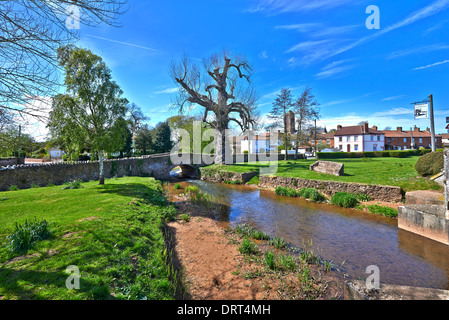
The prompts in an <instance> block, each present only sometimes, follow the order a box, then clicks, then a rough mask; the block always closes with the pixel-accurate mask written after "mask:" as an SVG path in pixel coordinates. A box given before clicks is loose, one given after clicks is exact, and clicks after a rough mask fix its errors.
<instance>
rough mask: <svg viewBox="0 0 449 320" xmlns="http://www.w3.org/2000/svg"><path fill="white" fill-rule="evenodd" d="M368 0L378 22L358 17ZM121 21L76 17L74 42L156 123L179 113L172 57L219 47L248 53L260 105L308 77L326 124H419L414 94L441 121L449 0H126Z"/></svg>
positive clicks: (448, 56) (448, 67)
mask: <svg viewBox="0 0 449 320" xmlns="http://www.w3.org/2000/svg"><path fill="white" fill-rule="evenodd" d="M369 5H376V6H378V7H379V10H380V29H378V30H375V29H374V30H369V29H368V28H367V27H366V25H365V21H366V19H367V18H368V17H369V14H367V13H366V8H367V7H368V6H369ZM81 19H82V17H81ZM119 22H120V23H121V24H122V27H121V28H114V27H109V26H100V27H96V28H87V27H84V26H81V29H80V35H81V40H80V42H79V43H78V45H79V46H83V47H87V48H90V49H91V50H92V51H94V52H95V53H96V54H99V55H101V56H102V57H103V59H104V60H105V61H106V63H107V64H108V66H109V67H110V68H111V70H112V73H113V77H114V79H115V80H116V81H117V82H118V84H119V85H120V86H121V87H122V89H123V90H124V92H125V96H126V97H127V98H128V99H129V100H130V101H132V102H134V103H136V104H137V105H139V106H140V107H141V108H142V110H143V111H144V112H145V113H146V114H147V115H148V116H149V117H151V124H153V125H154V124H155V123H157V122H159V121H163V120H165V119H166V118H167V117H169V116H171V115H174V114H176V112H174V111H170V110H169V105H170V103H171V101H172V100H171V99H172V97H173V96H174V95H175V94H176V85H175V84H174V83H173V81H172V80H171V78H170V77H169V74H168V67H169V64H170V62H171V61H172V60H173V59H179V58H180V57H181V56H182V55H183V54H184V53H186V54H187V55H188V56H190V57H192V58H195V59H201V58H204V57H207V56H209V55H210V54H212V53H214V52H216V51H219V50H221V49H224V48H226V49H229V50H231V51H233V52H238V53H243V54H244V55H245V56H246V57H247V59H248V60H249V61H250V62H251V63H252V65H253V67H254V71H255V73H254V77H253V83H254V85H255V87H256V89H257V91H258V93H259V95H260V99H259V111H260V113H261V115H265V114H267V113H268V112H269V111H270V109H271V103H272V102H273V100H274V99H275V96H276V94H277V93H278V92H279V91H280V89H281V88H284V87H289V88H291V89H292V90H293V93H294V94H295V95H299V94H300V93H301V91H302V89H304V87H305V86H306V85H310V87H311V88H312V92H313V93H314V94H315V96H316V98H317V100H318V102H319V103H320V104H321V110H320V111H321V119H320V121H319V124H320V125H323V126H326V127H327V128H328V129H331V128H335V127H336V126H337V124H342V125H356V124H358V123H359V122H360V121H364V120H368V121H369V122H370V125H377V126H379V127H380V128H381V129H383V128H385V127H386V126H391V127H393V128H396V127H397V126H402V127H404V128H409V127H411V126H414V125H417V126H419V127H421V128H423V129H425V128H426V127H429V121H428V120H414V119H413V106H412V104H411V103H412V102H416V101H421V100H423V99H426V98H427V97H428V96H429V94H433V96H434V103H435V105H434V108H435V122H436V132H437V133H441V132H444V131H445V130H444V129H445V126H446V124H445V122H446V121H445V117H446V116H449V103H448V102H449V90H448V75H449V0H430V1H429V0H414V1H402V0H397V1H363V0H315V1H310V0H296V1H295V0H234V1H232V0H214V1H204V0H191V1H185V0H183V1H179V0H168V1H136V0H130V1H129V10H128V11H127V12H126V13H125V14H124V15H123V16H121V17H120V21H119Z"/></svg>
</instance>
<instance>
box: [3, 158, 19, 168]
mask: <svg viewBox="0 0 449 320" xmlns="http://www.w3.org/2000/svg"><path fill="white" fill-rule="evenodd" d="M21 163H23V160H22V159H19V158H0V167H6V166H15V165H17V164H21Z"/></svg>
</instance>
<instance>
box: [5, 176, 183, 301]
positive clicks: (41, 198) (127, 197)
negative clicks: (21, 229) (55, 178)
mask: <svg viewBox="0 0 449 320" xmlns="http://www.w3.org/2000/svg"><path fill="white" fill-rule="evenodd" d="M81 185H82V188H80V189H73V190H70V189H69V190H63V189H62V186H54V187H45V188H33V189H28V190H18V191H9V192H1V193H0V300H1V299H64V300H67V299H158V300H160V299H174V298H175V292H176V287H177V285H176V281H175V280H173V279H174V278H175V277H174V272H173V269H172V268H171V267H170V264H169V263H168V262H167V261H168V260H169V254H168V253H167V246H166V242H165V240H166V239H165V237H164V233H163V228H164V226H165V221H166V219H167V218H170V217H174V216H175V215H176V209H175V208H174V207H173V206H170V205H169V204H168V203H167V202H166V199H165V197H164V196H163V194H162V189H161V186H160V182H158V181H155V180H154V179H152V178H138V177H126V178H118V179H109V180H107V181H106V184H105V185H103V186H100V185H98V182H94V181H92V182H87V183H82V184H81ZM35 219H37V220H42V219H45V220H47V221H48V222H50V223H51V227H50V231H52V234H53V236H52V238H51V239H49V240H45V241H41V242H38V243H37V244H36V245H35V246H34V247H33V248H32V249H31V250H29V251H28V253H26V254H16V253H12V252H11V250H10V249H9V248H8V238H7V236H8V235H9V234H11V233H12V232H13V231H14V228H15V225H16V223H19V224H22V223H24V222H25V220H28V221H34V220H35ZM72 265H74V266H77V267H78V268H79V271H80V275H81V278H80V288H79V289H78V290H76V289H74V290H73V289H72V290H68V289H67V288H66V280H67V278H68V276H69V275H68V274H67V273H66V268H67V267H69V266H72Z"/></svg>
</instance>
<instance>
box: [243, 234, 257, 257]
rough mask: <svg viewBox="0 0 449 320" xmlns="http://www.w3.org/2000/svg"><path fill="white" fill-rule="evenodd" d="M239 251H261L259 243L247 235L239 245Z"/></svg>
mask: <svg viewBox="0 0 449 320" xmlns="http://www.w3.org/2000/svg"><path fill="white" fill-rule="evenodd" d="M239 251H240V253H242V254H255V253H257V252H259V249H258V247H257V244H255V243H252V242H251V241H250V240H249V238H248V237H246V238H245V239H243V241H242V243H241V245H240V247H239Z"/></svg>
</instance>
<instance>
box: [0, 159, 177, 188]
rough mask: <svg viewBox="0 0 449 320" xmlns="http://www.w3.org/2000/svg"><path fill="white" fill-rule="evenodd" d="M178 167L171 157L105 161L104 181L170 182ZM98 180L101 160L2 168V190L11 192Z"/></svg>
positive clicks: (0, 177) (0, 182)
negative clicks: (128, 178) (129, 178)
mask: <svg viewBox="0 0 449 320" xmlns="http://www.w3.org/2000/svg"><path fill="white" fill-rule="evenodd" d="M175 166H176V165H174V164H172V163H171V161H170V157H169V156H163V157H142V158H126V159H117V160H105V161H104V176H105V178H111V177H114V176H118V177H123V176H152V177H155V178H156V179H169V178H170V171H171V170H172V169H173V168H174V167H175ZM98 179H99V163H98V161H94V162H76V163H46V164H41V165H17V166H14V167H2V168H0V191H5V190H8V189H9V187H10V186H13V185H15V186H17V187H19V189H26V188H30V187H31V186H32V185H37V186H47V185H48V184H50V183H52V184H54V185H61V184H64V183H66V182H68V181H72V180H83V181H89V180H98Z"/></svg>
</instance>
